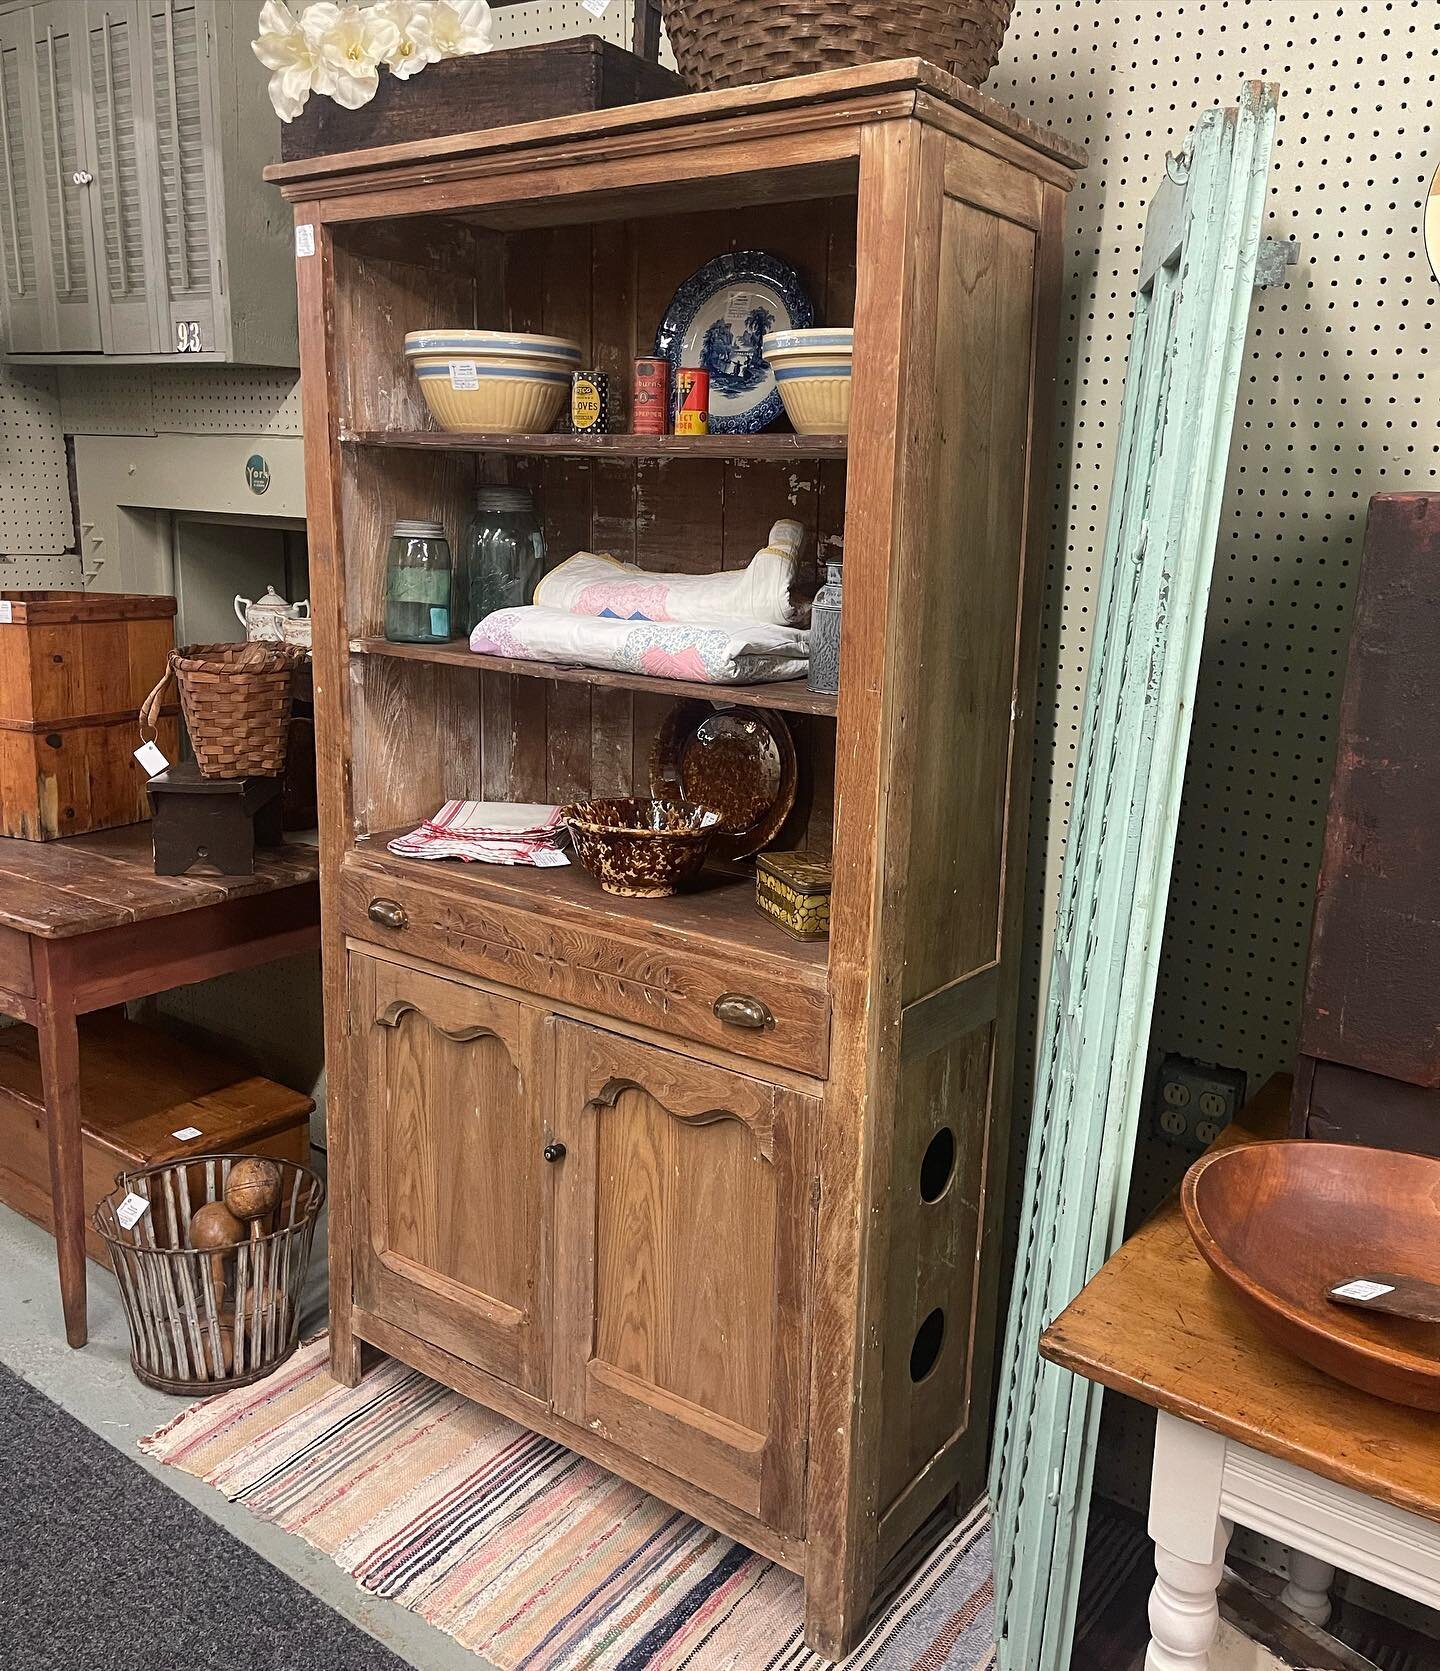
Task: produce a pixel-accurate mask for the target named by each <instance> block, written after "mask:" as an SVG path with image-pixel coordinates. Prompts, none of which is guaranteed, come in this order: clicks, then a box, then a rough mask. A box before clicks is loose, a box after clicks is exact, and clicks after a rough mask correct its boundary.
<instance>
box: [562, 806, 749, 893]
mask: <svg viewBox="0 0 1440 1671" xmlns="http://www.w3.org/2000/svg"><path fill="white" fill-rule="evenodd" d="M560 816H561V818H563V819H564V821H565V823H566V824H567V825H568V826H569V828H570V834H571V835H572V837H573V838H574V841H575V851H576V852H577V853H578V854H579V855H580V863H581V864H583V865H584V866H585V868H586V870H588V871H589V872H590V874H591V875H592V876H593V877H594V878H595V880H596V881H597V882H598V883H599V884H600V886H601V887H602V888H603V889H604V890H605V892H606V893H607V894H621V895H623V896H624V897H625V898H626V899H661V898H664V897H665V895H667V894H673V893H678V892H679V890H680V888H681V887H682V886H683V885H684V884H685V883H686V882H690V881H693V880H694V878H695V877H696V876H698V875H699V874H700V869H701V866H702V865H703V864H704V863H705V855H706V853H707V852H708V851H709V848H710V838H711V835H712V834H713V833H714V830H715V827H716V825H718V824H719V822H720V814H719V813H718V812H716V811H714V810H713V809H712V808H711V807H705V806H696V805H694V803H693V802H689V801H648V800H644V799H641V798H639V797H635V796H629V795H624V796H617V797H615V798H613V799H604V800H588V801H574V802H572V803H571V805H569V806H567V807H566V808H564V810H563V811H562V812H561V814H560Z"/></svg>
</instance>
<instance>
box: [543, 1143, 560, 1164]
mask: <svg viewBox="0 0 1440 1671" xmlns="http://www.w3.org/2000/svg"><path fill="white" fill-rule="evenodd" d="M544 1155H545V1158H546V1160H548V1161H549V1162H550V1163H551V1164H552V1165H553V1164H554V1163H555V1162H556V1161H557V1160H564V1158H565V1145H564V1144H563V1143H547V1144H546V1145H545V1149H544Z"/></svg>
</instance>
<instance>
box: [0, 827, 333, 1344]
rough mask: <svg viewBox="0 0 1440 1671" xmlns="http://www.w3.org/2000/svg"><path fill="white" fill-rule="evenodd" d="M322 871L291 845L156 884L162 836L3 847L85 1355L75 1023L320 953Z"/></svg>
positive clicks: (72, 1308) (72, 1320)
mask: <svg viewBox="0 0 1440 1671" xmlns="http://www.w3.org/2000/svg"><path fill="white" fill-rule="evenodd" d="M318 876H319V864H318V858H317V855H316V852H315V850H314V849H313V848H309V847H297V846H293V845H286V846H284V847H277V848H272V849H270V850H268V851H267V852H265V853H264V854H263V855H261V856H260V857H258V858H257V861H256V869H255V874H254V875H253V876H204V877H189V876H156V875H155V873H154V868H153V864H152V860H151V853H150V826H149V825H148V824H136V825H132V826H130V827H129V828H128V829H123V830H109V831H104V832H101V833H99V834H96V835H85V836H73V837H70V838H69V839H67V840H64V841H52V842H29V841H5V840H0V1014H4V1015H11V1016H15V1017H17V1018H19V1019H20V1020H22V1021H28V1022H29V1023H30V1024H31V1026H33V1027H34V1028H35V1029H36V1032H37V1033H38V1035H39V1049H40V1064H41V1072H42V1076H43V1083H44V1096H45V1113H46V1121H47V1127H48V1140H49V1149H50V1188H51V1196H52V1200H53V1202H54V1208H55V1225H56V1236H55V1241H56V1245H57V1249H58V1253H59V1260H60V1296H61V1301H62V1304H63V1305H64V1309H65V1338H66V1339H67V1340H68V1341H69V1342H70V1344H71V1345H72V1346H83V1345H84V1344H85V1338H86V1316H85V1212H86V1209H87V1206H88V1205H89V1204H88V1203H87V1202H86V1201H85V1199H84V1188H83V1182H82V1175H81V1149H80V1095H79V1076H80V1050H79V1035H78V1029H77V1025H76V1023H77V1018H78V1017H79V1016H81V1015H85V1014H87V1013H88V1012H90V1011H92V1010H99V1009H105V1008H107V1007H108V1006H109V1005H111V1004H121V1003H125V1002H127V1001H128V1000H130V999H133V998H144V997H148V996H149V995H151V994H152V993H156V992H165V991H168V990H169V989H170V988H171V987H176V986H183V985H185V984H186V983H187V982H189V981H203V980H209V979H210V978H211V977H212V976H214V975H225V974H230V973H231V972H232V971H234V970H237V969H250V968H253V967H255V965H257V964H260V963H268V962H270V961H271V960H272V959H274V958H279V957H289V956H291V955H292V954H294V953H296V952H302V951H313V950H314V949H315V948H316V947H317V946H318V945H319V943H320V896H319V888H318V886H317V879H318Z"/></svg>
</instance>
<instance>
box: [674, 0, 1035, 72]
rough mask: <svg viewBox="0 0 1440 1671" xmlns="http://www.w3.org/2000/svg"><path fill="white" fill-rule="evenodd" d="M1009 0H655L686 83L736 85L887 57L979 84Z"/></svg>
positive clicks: (993, 55) (993, 56) (995, 49)
mask: <svg viewBox="0 0 1440 1671" xmlns="http://www.w3.org/2000/svg"><path fill="white" fill-rule="evenodd" d="M1013 4H1014V0H906V3H905V4H903V5H897V4H896V3H895V0H661V7H660V9H661V13H662V15H663V17H664V19H665V31H666V34H667V35H668V36H669V37H670V44H671V46H672V47H673V48H674V52H675V62H676V64H677V66H678V67H679V70H680V73H681V75H683V76H684V77H685V79H686V81H688V82H689V83H690V85H691V86H692V87H695V88H698V89H699V91H701V92H702V93H708V92H710V91H711V90H712V89H714V88H717V87H742V86H744V85H745V84H746V83H747V82H752V81H775V80H777V79H778V78H779V77H781V76H787V75H810V74H812V73H814V72H815V71H818V70H835V69H840V68H843V67H844V66H845V65H848V64H875V63H880V62H882V61H883V60H885V59H887V58H928V59H929V60H930V62H931V63H932V64H938V65H939V66H940V68H941V69H944V70H949V72H950V73H951V74H952V75H954V76H957V77H958V78H959V79H960V80H961V81H964V82H968V83H969V84H970V85H971V86H972V87H979V86H980V85H981V84H982V83H983V82H984V80H985V78H986V76H988V75H989V74H990V72H991V70H993V69H994V68H995V62H996V60H997V59H998V58H999V56H1000V45H1001V42H1002V41H1003V40H1004V38H1005V26H1006V24H1007V23H1008V22H1009V21H1010V11H1011V7H1012V6H1013Z"/></svg>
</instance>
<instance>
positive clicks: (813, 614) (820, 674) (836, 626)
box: [809, 563, 841, 696]
mask: <svg viewBox="0 0 1440 1671" xmlns="http://www.w3.org/2000/svg"><path fill="white" fill-rule="evenodd" d="M840 607H841V573H840V564H839V563H827V564H826V565H825V584H824V585H823V586H822V587H821V588H820V590H819V591H818V592H817V593H816V594H815V602H814V604H813V605H812V606H811V609H810V678H809V685H810V689H811V690H815V691H823V692H824V693H825V694H826V695H828V696H834V695H835V693H836V692H837V691H838V690H839V689H840Z"/></svg>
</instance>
